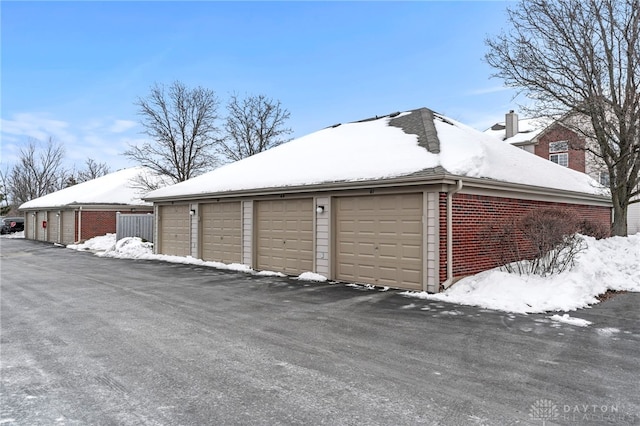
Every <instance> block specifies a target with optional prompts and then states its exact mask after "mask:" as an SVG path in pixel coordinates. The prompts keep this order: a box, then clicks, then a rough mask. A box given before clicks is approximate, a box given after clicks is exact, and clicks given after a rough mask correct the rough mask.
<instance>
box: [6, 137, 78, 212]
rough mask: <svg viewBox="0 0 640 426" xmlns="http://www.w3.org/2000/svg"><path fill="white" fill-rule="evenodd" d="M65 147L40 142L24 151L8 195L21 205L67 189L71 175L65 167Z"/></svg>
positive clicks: (13, 172)
mask: <svg viewBox="0 0 640 426" xmlns="http://www.w3.org/2000/svg"><path fill="white" fill-rule="evenodd" d="M63 159H64V146H63V145H62V144H58V143H56V142H54V140H53V139H52V138H49V141H48V142H47V144H46V146H44V147H41V144H40V143H39V142H38V141H36V140H31V141H30V142H29V144H28V145H27V146H26V147H25V148H23V149H21V150H20V158H19V161H18V163H17V164H16V165H14V166H13V168H12V169H11V173H10V174H9V178H8V182H7V184H8V192H9V195H10V198H11V200H12V202H13V203H14V204H15V205H17V206H20V205H21V204H22V203H25V202H27V201H29V200H32V199H34V198H38V197H42V196H43V195H47V194H49V193H51V192H55V191H58V190H60V189H62V188H64V186H65V180H66V177H67V172H66V170H65V169H64V167H63V165H62V160H63Z"/></svg>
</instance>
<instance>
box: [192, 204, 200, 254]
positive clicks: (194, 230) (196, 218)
mask: <svg viewBox="0 0 640 426" xmlns="http://www.w3.org/2000/svg"><path fill="white" fill-rule="evenodd" d="M189 209H190V210H193V211H194V212H195V214H193V215H191V213H189V214H190V216H189V217H190V218H191V256H192V257H195V258H196V259H199V258H200V253H198V227H199V225H200V215H199V212H198V204H197V203H195V204H191V205H190V206H189Z"/></svg>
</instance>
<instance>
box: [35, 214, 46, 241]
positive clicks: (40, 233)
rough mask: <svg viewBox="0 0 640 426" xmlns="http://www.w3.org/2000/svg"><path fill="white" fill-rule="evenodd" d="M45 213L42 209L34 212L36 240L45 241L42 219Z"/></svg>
mask: <svg viewBox="0 0 640 426" xmlns="http://www.w3.org/2000/svg"><path fill="white" fill-rule="evenodd" d="M46 217H47V215H46V213H45V212H44V211H42V212H37V213H36V240H38V241H46V238H45V236H46V229H45V225H44V221H45V220H46Z"/></svg>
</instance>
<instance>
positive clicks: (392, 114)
mask: <svg viewBox="0 0 640 426" xmlns="http://www.w3.org/2000/svg"><path fill="white" fill-rule="evenodd" d="M399 115H400V111H396V112H392V113H391V114H389V117H391V118H393V117H397V116H399Z"/></svg>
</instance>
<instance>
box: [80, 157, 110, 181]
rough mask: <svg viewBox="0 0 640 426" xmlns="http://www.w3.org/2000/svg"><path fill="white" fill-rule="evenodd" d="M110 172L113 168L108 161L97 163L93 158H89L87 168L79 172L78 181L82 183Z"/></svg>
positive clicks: (86, 163)
mask: <svg viewBox="0 0 640 426" xmlns="http://www.w3.org/2000/svg"><path fill="white" fill-rule="evenodd" d="M109 173H111V169H110V168H109V165H108V164H107V163H97V162H96V161H95V160H94V159H93V158H87V160H86V161H85V168H84V170H80V171H79V172H78V176H77V177H76V181H77V182H78V183H82V182H86V181H89V180H93V179H96V178H99V177H101V176H104V175H108V174H109Z"/></svg>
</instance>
